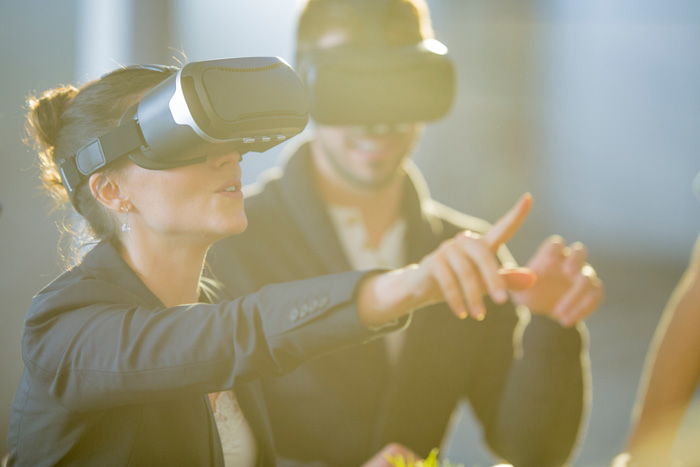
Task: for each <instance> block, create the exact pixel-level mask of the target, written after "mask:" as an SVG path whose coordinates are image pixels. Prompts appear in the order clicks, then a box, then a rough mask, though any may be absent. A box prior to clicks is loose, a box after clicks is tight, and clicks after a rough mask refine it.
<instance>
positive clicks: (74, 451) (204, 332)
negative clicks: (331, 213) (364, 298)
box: [8, 243, 405, 466]
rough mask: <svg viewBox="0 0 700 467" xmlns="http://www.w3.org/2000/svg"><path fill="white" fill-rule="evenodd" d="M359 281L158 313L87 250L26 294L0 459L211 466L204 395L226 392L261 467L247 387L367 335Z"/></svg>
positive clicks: (255, 405) (129, 279)
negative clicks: (18, 371)
mask: <svg viewBox="0 0 700 467" xmlns="http://www.w3.org/2000/svg"><path fill="white" fill-rule="evenodd" d="M360 279H361V275H360V274H349V275H341V276H333V277H324V278H320V279H318V280H314V281H310V282H308V281H307V282H300V283H294V284H284V285H278V286H272V287H268V288H265V289H263V290H261V291H260V292H259V293H257V294H254V295H250V296H247V297H245V298H240V299H236V300H233V301H226V302H221V303H217V304H204V303H198V304H192V305H183V306H178V307H173V308H166V307H164V306H163V305H162V303H161V302H160V301H159V300H158V299H157V298H156V297H155V296H154V295H153V294H152V293H151V291H150V290H149V289H148V288H147V287H146V286H145V285H144V284H143V283H142V282H141V280H140V279H139V278H138V277H137V275H136V274H135V273H134V272H133V271H132V270H131V269H130V268H129V267H128V266H127V265H126V263H125V262H124V261H123V260H122V258H121V257H120V256H119V254H118V252H117V251H116V249H115V248H114V247H113V246H112V245H111V244H110V243H103V244H99V245H97V246H96V247H95V248H94V249H93V250H92V251H91V252H90V253H88V254H87V255H86V257H85V258H84V260H83V262H82V263H81V264H80V265H79V266H77V267H75V268H74V269H72V270H70V271H68V272H66V273H64V274H62V275H61V276H59V277H58V278H57V279H56V280H54V281H53V282H52V283H51V284H49V285H48V286H47V287H46V288H45V289H44V290H42V291H41V292H39V294H37V295H36V296H35V297H34V299H33V300H32V305H31V308H30V310H29V313H28V315H27V319H26V322H25V327H24V332H23V338H22V350H23V353H22V355H23V359H24V362H25V369H24V372H23V374H22V378H21V381H20V385H19V388H18V390H17V394H16V396H15V398H14V400H13V404H12V409H11V414H10V428H9V435H8V445H9V448H10V457H9V463H8V465H9V466H15V465H27V466H39V465H55V464H61V465H99V466H103V465H104V466H106V465H145V466H154V465H164V466H174V465H187V466H190V465H191V466H195V465H196V466H200V465H215V466H221V465H223V455H222V452H221V444H220V440H219V436H218V432H217V429H216V425H215V422H214V418H213V415H212V412H211V408H210V406H209V402H208V398H207V396H206V394H207V393H211V392H216V391H222V390H226V389H230V388H235V392H236V395H237V396H238V399H239V402H240V405H241V407H242V409H243V411H244V413H245V416H246V418H247V419H248V421H249V423H250V424H251V426H252V428H253V431H254V433H255V435H256V438H257V442H258V447H259V452H258V464H259V465H274V463H275V456H274V447H273V444H272V441H271V439H270V436H269V428H268V425H267V419H266V414H265V412H264V405H263V404H262V402H261V401H260V399H259V392H256V387H255V386H251V384H250V383H251V381H256V380H257V379H259V378H261V377H264V376H271V375H279V374H281V373H282V372H285V371H289V370H290V369H292V368H294V367H296V366H297V365H298V364H299V363H301V361H302V360H304V359H307V358H309V357H311V356H315V355H318V354H319V353H321V352H325V351H327V350H329V349H334V348H338V347H341V346H343V345H349V344H351V343H358V342H362V341H365V340H367V339H369V338H371V337H373V336H375V335H377V334H378V333H377V332H372V331H369V330H367V329H366V328H365V327H364V326H363V325H362V324H361V323H360V322H359V321H358V320H357V318H356V312H355V307H354V303H353V293H354V290H355V287H356V285H357V282H358V280H360ZM209 294H210V295H211V290H209ZM301 307H303V308H304V310H305V311H304V313H300V312H299V309H300V308H301ZM404 323H405V320H404V321H403V322H402V323H401V324H404Z"/></svg>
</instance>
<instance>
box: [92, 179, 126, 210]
mask: <svg viewBox="0 0 700 467" xmlns="http://www.w3.org/2000/svg"><path fill="white" fill-rule="evenodd" d="M88 184H89V185H90V191H91V192H92V196H94V197H95V199H96V200H97V201H99V202H100V203H101V204H102V205H103V206H104V207H106V208H107V209H109V210H111V211H115V212H124V208H125V203H128V202H129V197H128V196H126V194H125V193H123V192H122V190H121V187H120V186H119V183H118V182H116V181H115V180H114V179H113V178H111V177H108V176H106V175H105V174H103V173H95V174H92V175H90V179H89V180H88ZM127 210H128V206H127Z"/></svg>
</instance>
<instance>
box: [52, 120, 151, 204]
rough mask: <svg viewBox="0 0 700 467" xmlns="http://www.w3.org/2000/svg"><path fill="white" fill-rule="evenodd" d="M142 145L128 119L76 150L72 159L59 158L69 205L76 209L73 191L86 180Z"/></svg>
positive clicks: (133, 124)
mask: <svg viewBox="0 0 700 467" xmlns="http://www.w3.org/2000/svg"><path fill="white" fill-rule="evenodd" d="M144 144H145V143H144V141H143V138H142V136H141V130H140V129H139V125H138V123H137V122H136V120H132V119H129V120H128V121H126V122H123V123H121V124H120V125H119V126H118V127H117V128H114V129H113V130H110V131H108V132H107V133H106V134H104V135H102V136H100V137H99V138H97V139H93V140H92V141H90V142H89V143H88V144H86V145H85V146H83V147H82V148H80V149H78V152H77V153H76V154H75V156H73V157H69V158H67V159H62V160H61V161H60V162H59V163H58V170H59V172H60V173H61V179H62V180H63V185H64V186H65V187H66V190H67V191H68V196H70V200H71V203H73V205H74V206H75V202H74V198H75V190H76V188H77V187H78V185H80V183H82V181H83V180H84V179H85V178H87V177H88V176H89V175H91V174H93V173H95V172H96V171H97V170H99V169H100V168H102V167H104V166H105V165H107V164H109V163H110V162H112V161H114V160H115V159H118V158H119V157H121V156H123V155H125V154H128V153H130V152H132V151H134V150H136V149H138V148H140V147H141V146H143V145H144Z"/></svg>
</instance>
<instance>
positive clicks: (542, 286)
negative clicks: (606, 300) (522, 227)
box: [512, 235, 604, 327]
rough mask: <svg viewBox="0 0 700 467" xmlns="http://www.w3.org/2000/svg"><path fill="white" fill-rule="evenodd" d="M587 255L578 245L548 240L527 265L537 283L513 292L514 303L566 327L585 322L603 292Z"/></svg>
mask: <svg viewBox="0 0 700 467" xmlns="http://www.w3.org/2000/svg"><path fill="white" fill-rule="evenodd" d="M587 255H588V253H587V251H586V247H585V246H583V244H581V243H580V242H575V243H572V244H571V245H569V246H567V245H566V243H565V242H564V239H563V238H561V237H559V236H557V235H554V236H552V237H549V238H548V239H546V240H545V241H544V242H543V243H542V245H540V247H539V249H538V250H537V252H536V253H535V254H534V255H533V257H532V258H531V259H530V261H529V262H528V263H527V267H528V268H529V269H531V270H532V271H534V272H535V273H536V274H537V283H536V284H535V285H534V286H533V287H532V288H530V289H527V290H522V291H517V292H513V293H512V297H513V302H514V303H516V304H518V305H525V306H527V307H528V308H529V309H530V311H532V313H534V314H539V315H544V316H548V317H550V318H551V319H553V320H555V321H558V322H559V323H560V324H561V325H562V326H566V327H568V326H572V325H574V324H576V323H577V322H579V321H581V320H583V319H585V318H586V317H587V316H588V315H590V314H591V313H593V312H594V311H595V310H596V309H597V308H598V306H599V305H600V303H601V301H602V300H603V290H604V287H603V282H602V281H601V280H600V279H599V278H598V277H597V276H596V273H595V270H594V269H593V268H592V267H591V265H589V264H588V263H586V257H587Z"/></svg>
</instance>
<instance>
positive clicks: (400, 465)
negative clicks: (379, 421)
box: [387, 448, 464, 467]
mask: <svg viewBox="0 0 700 467" xmlns="http://www.w3.org/2000/svg"><path fill="white" fill-rule="evenodd" d="M437 456H438V449H437V448H435V449H433V450H432V451H430V454H429V455H428V457H426V458H425V459H418V460H416V459H414V458H413V456H410V457H409V458H408V459H406V458H405V457H404V456H403V455H401V454H397V455H395V456H392V455H388V456H387V460H388V461H389V463H390V464H391V465H392V466H393V467H464V465H463V464H453V463H452V462H450V461H448V460H446V459H443V460H442V462H440V461H439V460H438V458H437Z"/></svg>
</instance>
